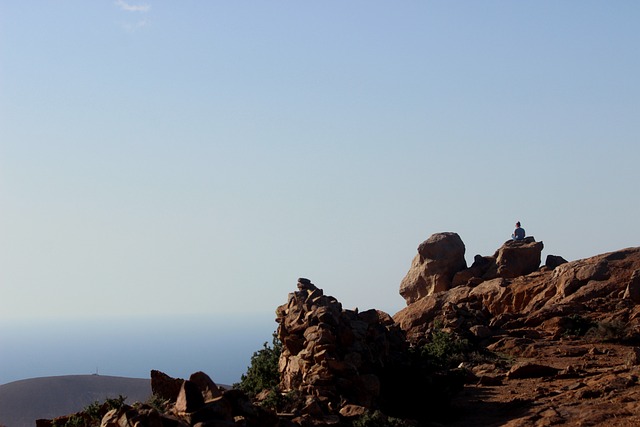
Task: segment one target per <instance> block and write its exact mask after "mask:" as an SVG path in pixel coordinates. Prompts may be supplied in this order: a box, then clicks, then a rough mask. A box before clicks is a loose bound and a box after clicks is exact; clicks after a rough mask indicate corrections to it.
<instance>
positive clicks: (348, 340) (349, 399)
mask: <svg viewBox="0 0 640 427" xmlns="http://www.w3.org/2000/svg"><path fill="white" fill-rule="evenodd" d="M297 287H298V291H297V292H293V293H290V294H289V297H288V302H287V303H286V304H284V305H282V306H280V307H278V308H277V310H276V315H277V318H276V321H277V322H278V324H279V326H278V338H279V339H280V341H281V342H282V345H283V351H282V354H281V356H280V361H279V370H280V378H281V384H280V388H281V391H282V392H288V391H297V392H298V393H299V394H300V397H301V400H302V402H304V404H303V405H304V406H303V407H302V408H301V409H300V412H301V414H302V416H303V417H305V416H308V417H313V418H323V417H324V418H325V419H327V418H331V417H337V416H338V414H340V415H343V416H353V415H358V414H361V413H363V412H364V410H366V409H376V408H378V407H379V404H380V403H381V400H383V399H384V391H385V390H384V389H385V384H384V378H385V376H384V373H383V372H384V370H385V368H386V367H388V366H390V365H394V363H396V362H398V360H399V359H401V358H402V357H403V356H404V355H406V348H407V343H406V340H405V338H404V334H403V332H402V331H401V330H400V329H399V328H398V327H397V326H396V325H395V323H394V321H393V319H392V318H391V316H389V315H388V314H387V313H384V312H382V311H378V310H374V309H372V310H367V311H363V312H358V310H357V309H355V310H344V309H343V308H342V304H340V303H339V302H338V301H337V300H336V299H335V298H334V297H331V296H327V295H324V294H323V291H322V289H319V288H317V287H316V286H315V285H314V284H313V283H311V281H310V280H308V279H304V278H301V279H298V284H297Z"/></svg>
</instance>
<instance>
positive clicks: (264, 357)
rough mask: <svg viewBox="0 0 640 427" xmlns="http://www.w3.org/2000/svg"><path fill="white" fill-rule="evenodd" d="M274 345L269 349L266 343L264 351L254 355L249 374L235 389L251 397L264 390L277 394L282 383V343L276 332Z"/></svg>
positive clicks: (244, 375)
mask: <svg viewBox="0 0 640 427" xmlns="http://www.w3.org/2000/svg"><path fill="white" fill-rule="evenodd" d="M272 345H273V346H272V347H269V345H267V343H266V342H265V343H264V344H263V348H262V350H258V351H256V352H255V353H253V356H251V364H250V365H249V367H248V368H247V373H246V374H243V375H242V377H241V378H240V382H239V383H238V384H234V387H236V388H239V389H240V390H242V391H244V392H245V393H247V394H248V395H249V396H250V397H255V396H256V395H257V394H258V393H260V392H261V391H262V390H273V391H274V392H276V393H277V391H278V384H279V383H280V372H279V371H278V360H279V359H280V354H281V353H282V343H281V342H280V340H279V339H278V337H277V335H276V333H275V332H274V333H273V340H272Z"/></svg>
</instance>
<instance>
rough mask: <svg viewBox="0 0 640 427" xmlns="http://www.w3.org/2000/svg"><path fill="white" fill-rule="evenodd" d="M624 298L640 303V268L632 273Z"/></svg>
mask: <svg viewBox="0 0 640 427" xmlns="http://www.w3.org/2000/svg"><path fill="white" fill-rule="evenodd" d="M623 298H625V299H630V300H632V301H633V302H635V303H636V304H638V303H640V270H635V271H634V272H633V274H632V275H631V279H630V280H629V283H628V284H627V288H626V289H625V291H624V295H623Z"/></svg>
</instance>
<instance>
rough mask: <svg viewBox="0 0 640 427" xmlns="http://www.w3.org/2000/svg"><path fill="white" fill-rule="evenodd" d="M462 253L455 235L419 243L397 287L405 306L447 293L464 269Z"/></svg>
mask: <svg viewBox="0 0 640 427" xmlns="http://www.w3.org/2000/svg"><path fill="white" fill-rule="evenodd" d="M464 251H465V247H464V243H463V242H462V239H461V238H460V236H459V235H458V234H456V233H437V234H434V235H432V236H431V237H429V238H428V239H427V240H425V241H424V242H422V243H421V244H420V246H418V254H417V255H416V256H415V258H413V261H412V263H411V268H410V269H409V271H408V272H407V275H406V276H405V278H404V279H403V280H402V283H400V295H402V297H403V298H404V299H405V300H406V301H407V304H411V303H413V302H415V301H417V300H419V299H420V298H422V297H424V296H427V295H431V294H434V293H437V292H442V291H446V290H447V289H449V288H450V287H451V281H452V280H453V276H454V275H455V274H456V273H457V272H459V271H460V270H463V269H465V268H466V267H467V262H466V261H465V259H464Z"/></svg>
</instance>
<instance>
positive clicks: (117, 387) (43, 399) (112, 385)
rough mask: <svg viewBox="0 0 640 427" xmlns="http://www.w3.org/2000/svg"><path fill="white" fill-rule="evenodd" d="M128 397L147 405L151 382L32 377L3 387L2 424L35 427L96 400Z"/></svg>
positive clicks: (0, 402) (0, 398) (96, 377)
mask: <svg viewBox="0 0 640 427" xmlns="http://www.w3.org/2000/svg"><path fill="white" fill-rule="evenodd" d="M120 395H122V396H126V397H127V402H131V403H133V402H136V401H138V402H144V401H146V400H147V399H148V398H149V397H150V396H151V381H150V380H149V379H140V378H124V377H111V376H103V375H67V376H56V377H42V378H32V379H27V380H21V381H15V382H12V383H8V384H3V385H0V425H4V426H6V427H34V426H35V420H36V419H39V418H54V417H58V416H61V415H67V414H70V413H75V412H78V411H81V410H82V409H84V408H85V407H86V406H87V405H89V404H91V403H93V402H95V401H100V402H102V401H104V400H105V399H106V398H108V397H109V398H113V397H118V396H120Z"/></svg>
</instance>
